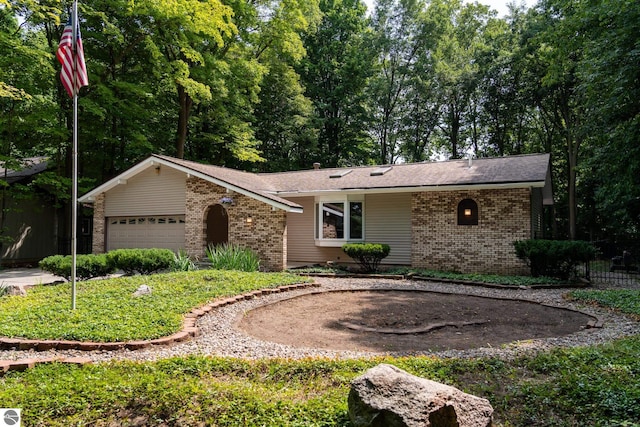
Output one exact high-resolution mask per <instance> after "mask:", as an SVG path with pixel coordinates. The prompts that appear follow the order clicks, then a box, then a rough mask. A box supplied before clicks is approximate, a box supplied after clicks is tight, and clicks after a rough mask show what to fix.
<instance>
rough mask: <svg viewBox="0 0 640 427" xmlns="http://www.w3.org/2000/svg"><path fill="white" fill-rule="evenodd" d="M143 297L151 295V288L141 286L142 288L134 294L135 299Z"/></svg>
mask: <svg viewBox="0 0 640 427" xmlns="http://www.w3.org/2000/svg"><path fill="white" fill-rule="evenodd" d="M143 295H151V288H150V287H149V286H147V285H140V287H139V288H138V289H137V290H136V291H135V292H134V293H133V296H134V297H141V296H143Z"/></svg>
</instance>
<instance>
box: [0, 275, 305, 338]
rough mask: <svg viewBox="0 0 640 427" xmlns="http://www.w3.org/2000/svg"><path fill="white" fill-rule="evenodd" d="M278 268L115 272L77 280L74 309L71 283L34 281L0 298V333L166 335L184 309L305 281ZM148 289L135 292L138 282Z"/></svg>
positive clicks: (36, 335) (179, 324) (32, 335)
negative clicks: (24, 290) (112, 276)
mask: <svg viewBox="0 0 640 427" xmlns="http://www.w3.org/2000/svg"><path fill="white" fill-rule="evenodd" d="M305 280H306V279H303V278H301V277H299V276H295V275H290V274H283V273H269V274H264V273H243V272H239V271H221V270H202V271H197V272H188V273H168V274H157V275H151V276H131V277H120V278H116V279H109V280H89V281H85V282H78V283H77V298H76V306H77V308H76V310H71V285H70V284H68V283H67V284H62V285H55V286H36V287H34V288H32V289H30V290H29V292H28V294H27V296H26V297H5V298H0V336H5V337H22V338H30V339H37V338H39V339H65V340H82V341H102V342H111V341H129V340H145V339H154V338H159V337H162V336H167V335H171V334H172V333H174V332H176V331H178V330H180V329H181V327H182V319H183V315H184V314H185V313H188V312H189V311H191V309H193V308H195V307H199V306H201V305H204V304H205V303H207V302H208V301H213V300H215V299H216V298H221V297H224V296H229V295H237V294H241V293H244V292H248V291H252V290H258V289H264V288H273V287H277V286H280V285H286V284H292V283H300V282H302V281H305ZM142 284H145V285H148V286H149V287H151V289H152V294H151V295H147V296H143V297H134V296H133V293H134V292H135V291H136V289H137V288H138V287H139V286H140V285H142Z"/></svg>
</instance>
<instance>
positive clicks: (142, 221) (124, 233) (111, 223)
mask: <svg viewBox="0 0 640 427" xmlns="http://www.w3.org/2000/svg"><path fill="white" fill-rule="evenodd" d="M106 223H107V251H110V250H113V249H122V248H167V249H171V250H173V251H178V250H179V249H184V215H172V216H171V215H168V216H147V217H110V218H107V221H106Z"/></svg>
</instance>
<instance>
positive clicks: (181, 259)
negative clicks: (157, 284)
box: [171, 249, 198, 271]
mask: <svg viewBox="0 0 640 427" xmlns="http://www.w3.org/2000/svg"><path fill="white" fill-rule="evenodd" d="M197 269H198V266H197V265H196V264H195V263H194V262H193V261H192V260H191V257H190V256H189V255H187V253H186V252H185V251H183V250H182V249H180V250H179V251H178V253H175V254H173V267H172V268H171V271H195V270H197Z"/></svg>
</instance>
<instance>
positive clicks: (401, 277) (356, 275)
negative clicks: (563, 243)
mask: <svg viewBox="0 0 640 427" xmlns="http://www.w3.org/2000/svg"><path fill="white" fill-rule="evenodd" d="M292 273H293V274H298V275H299V276H307V277H327V278H335V279H342V278H344V279H392V280H417V281H422V282H440V283H454V284H458V285H471V286H481V287H483V288H494V289H564V288H569V289H572V288H587V287H589V286H590V285H591V284H590V283H589V282H586V281H582V282H580V283H563V284H561V285H557V284H539V285H504V284H500V283H489V282H477V281H475V280H465V279H447V278H444V277H429V276H420V275H419V274H366V273H297V272H295V271H294V272H292Z"/></svg>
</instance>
